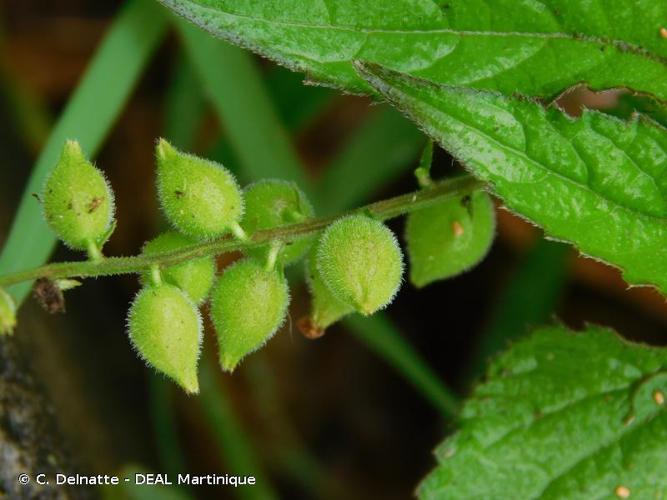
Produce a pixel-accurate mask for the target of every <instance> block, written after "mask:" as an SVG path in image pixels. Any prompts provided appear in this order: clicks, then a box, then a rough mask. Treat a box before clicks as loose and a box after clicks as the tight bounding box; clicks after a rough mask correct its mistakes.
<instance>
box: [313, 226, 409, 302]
mask: <svg viewBox="0 0 667 500" xmlns="http://www.w3.org/2000/svg"><path fill="white" fill-rule="evenodd" d="M317 269H318V271H319V273H320V276H321V277H322V281H323V282H324V284H325V285H326V287H327V288H328V289H329V291H330V292H331V293H332V294H333V295H334V296H335V297H336V298H338V299H339V300H340V301H342V302H344V303H346V304H349V305H350V306H352V307H354V308H355V309H356V310H357V311H359V312H360V313H362V314H364V315H370V314H373V313H374V312H375V311H377V310H379V309H382V308H384V307H386V306H387V305H388V304H389V303H390V302H391V301H392V300H393V298H394V296H395V295H396V293H397V292H398V289H399V288H400V286H401V277H402V275H403V255H402V253H401V248H400V247H399V245H398V242H397V241H396V237H395V236H394V233H392V232H391V231H390V230H389V228H388V227H387V226H385V225H384V224H383V223H382V222H380V221H377V220H375V219H371V218H370V217H366V216H363V215H352V216H349V217H345V218H343V219H339V220H338V221H336V222H334V223H333V224H331V225H330V226H329V227H328V228H327V229H326V231H325V232H324V234H323V235H322V239H321V240H320V243H319V245H318V250H317Z"/></svg>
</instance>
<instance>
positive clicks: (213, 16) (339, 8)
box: [160, 0, 667, 100]
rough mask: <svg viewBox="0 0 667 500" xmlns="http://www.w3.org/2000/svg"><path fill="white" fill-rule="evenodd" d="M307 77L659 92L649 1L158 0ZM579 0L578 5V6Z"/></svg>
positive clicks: (355, 86)
mask: <svg viewBox="0 0 667 500" xmlns="http://www.w3.org/2000/svg"><path fill="white" fill-rule="evenodd" d="M160 1H161V2H162V3H163V4H165V5H167V6H169V7H170V8H172V9H173V10H175V11H176V12H178V13H180V14H181V15H183V16H184V17H186V18H188V19H190V20H192V21H193V22H195V23H196V24H198V25H199V26H201V27H203V28H205V29H207V30H208V31H210V32H211V33H213V34H215V35H217V36H220V37H222V38H225V39H227V40H229V41H231V42H233V43H237V44H239V45H243V46H245V47H247V48H250V49H252V50H254V51H255V52H258V53H260V54H262V55H264V56H266V57H269V58H270V59H273V60H276V61H277V62H279V63H280V64H283V65H285V66H288V67H290V68H291V69H293V70H298V71H303V72H305V73H307V74H308V76H309V78H310V79H312V80H317V81H320V82H323V83H325V84H329V85H333V86H336V87H340V88H342V89H345V90H347V91H352V92H362V93H366V92H368V91H369V90H370V89H369V87H368V86H367V85H366V84H365V82H364V81H363V80H361V79H360V78H359V77H358V75H356V73H355V72H354V69H353V67H352V64H351V62H352V61H353V60H355V59H359V60H365V61H371V62H374V63H377V64H381V65H383V66H387V67H389V68H392V69H394V70H397V71H401V72H406V73H409V74H411V75H413V76H417V77H420V78H423V79H428V80H431V81H434V82H438V83H446V84H451V85H457V86H466V87H476V88H481V89H489V90H499V91H501V92H503V93H507V94H511V93H514V92H519V93H522V94H528V95H535V96H543V97H553V96H555V95H557V94H559V93H560V92H562V91H563V90H565V89H566V88H568V87H570V86H572V85H575V84H577V83H579V82H587V83H588V84H589V85H590V86H591V87H592V88H595V89H600V88H610V87H620V86H624V87H630V88H634V89H635V90H638V91H642V92H646V93H651V94H654V95H656V96H657V97H658V98H660V99H663V100H665V99H667V78H666V76H667V68H666V58H667V43H665V40H664V39H662V38H661V37H660V35H659V33H660V27H661V23H664V22H667V3H665V2H658V1H656V0H634V1H631V0H598V1H596V2H571V1H565V0H548V1H547V0H544V1H541V2H540V1H530V2H529V1H523V2H516V1H515V0H484V1H482V0H476V1H473V2H469V1H468V0H457V1H451V2H450V1H448V2H444V1H441V2H439V3H441V4H442V6H438V5H437V4H436V2H434V1H431V0H392V1H377V0H337V1H331V0H253V1H245V2H239V1H237V0H160ZM578 3H581V4H585V5H577V4H578Z"/></svg>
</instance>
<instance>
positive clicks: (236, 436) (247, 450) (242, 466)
mask: <svg viewBox="0 0 667 500" xmlns="http://www.w3.org/2000/svg"><path fill="white" fill-rule="evenodd" d="M216 368H217V367H216ZM200 383H201V395H200V397H199V400H200V401H201V405H202V410H203V411H204V414H205V416H206V419H207V420H208V421H209V422H210V423H211V424H212V425H211V430H212V431H213V433H214V434H215V439H216V440H217V442H218V446H219V447H220V449H221V450H222V451H223V457H224V459H225V465H226V466H227V469H228V470H229V472H230V473H231V474H236V475H241V476H244V475H245V476H247V475H252V476H255V479H256V480H257V483H256V484H255V486H244V487H239V488H237V489H236V490H235V492H236V493H237V494H238V496H239V497H240V498H243V499H249V500H254V499H262V500H265V499H270V498H277V496H276V494H275V493H274V492H273V490H272V489H271V487H270V485H269V482H268V481H267V480H266V479H265V478H264V477H263V476H262V475H261V473H260V467H259V463H258V460H257V458H256V457H255V455H254V453H253V450H252V444H251V443H249V442H248V441H247V438H246V433H245V432H244V430H243V428H242V427H241V425H240V423H239V422H238V421H237V420H236V417H235V416H234V412H233V409H232V407H231V404H230V402H229V401H228V400H227V398H226V397H225V394H224V392H223V390H222V388H221V387H219V386H218V384H217V383H216V380H215V372H214V364H213V363H212V362H211V361H209V360H208V359H207V358H206V357H205V356H204V358H203V359H202V362H201V368H200Z"/></svg>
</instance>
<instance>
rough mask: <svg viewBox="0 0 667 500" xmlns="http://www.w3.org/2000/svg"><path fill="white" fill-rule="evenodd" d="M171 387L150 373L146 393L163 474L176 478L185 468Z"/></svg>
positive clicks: (159, 377) (159, 376)
mask: <svg viewBox="0 0 667 500" xmlns="http://www.w3.org/2000/svg"><path fill="white" fill-rule="evenodd" d="M173 387H174V385H173V384H172V383H171V382H169V381H167V380H166V379H165V378H164V377H162V376H161V375H158V374H156V373H151V377H150V382H149V386H148V391H149V394H150V412H151V417H152V420H153V427H154V432H155V444H156V446H157V451H158V457H159V458H160V464H161V465H162V467H163V470H164V472H166V473H167V474H169V475H170V476H171V477H176V476H177V474H178V473H179V472H181V473H182V472H185V471H186V470H187V468H186V464H185V460H184V459H183V451H182V449H181V445H180V443H179V439H178V432H177V431H176V416H175V413H174V393H173Z"/></svg>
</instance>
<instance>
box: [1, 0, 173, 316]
mask: <svg viewBox="0 0 667 500" xmlns="http://www.w3.org/2000/svg"><path fill="white" fill-rule="evenodd" d="M166 19H167V18H166V13H165V12H164V11H163V9H161V8H160V7H159V6H158V5H157V4H155V3H154V2H151V1H149V0H131V1H130V2H128V3H127V4H126V5H125V7H124V8H123V9H122V10H121V12H120V13H119V15H118V17H117V18H116V20H115V21H114V23H113V25H112V27H111V29H110V31H109V33H108V34H107V36H106V37H105V39H104V41H103V42H102V45H101V46H100V48H99V50H98V51H97V53H96V55H95V57H94V59H93V61H92V62H91V64H90V66H89V68H88V69H87V70H86V73H85V75H84V77H83V80H82V81H81V83H80V84H79V86H78V88H77V89H76V91H75V93H74V95H73V96H72V98H71V100H70V101H69V103H68V105H67V107H66V109H65V111H64V112H63V114H62V116H61V117H60V119H59V121H58V123H57V124H56V125H55V127H54V129H53V130H52V132H51V135H50V136H49V140H48V142H47V144H46V146H45V147H44V149H43V150H42V153H41V155H40V156H39V159H38V160H37V163H36V164H35V167H34V169H33V172H32V175H31V177H30V180H29V182H28V185H27V186H26V188H25V191H24V194H23V197H22V199H21V203H20V206H19V208H18V212H17V214H16V216H15V218H14V223H13V225H12V228H11V232H10V234H9V238H8V239H7V242H6V244H5V247H4V249H3V252H2V255H0V274H5V273H9V272H13V271H17V270H20V269H27V268H30V267H34V266H37V265H40V264H42V263H43V262H45V261H46V260H47V259H48V256H49V254H50V252H51V249H52V248H53V245H54V243H55V237H54V236H53V234H52V233H51V231H50V230H49V228H48V226H47V225H46V222H45V221H44V219H43V218H42V213H41V207H40V205H39V203H38V202H37V200H35V199H34V197H33V196H32V194H33V193H38V192H40V191H41V188H42V184H43V183H44V179H45V178H46V176H47V175H48V173H49V170H50V169H51V167H52V166H53V165H54V164H55V162H56V161H57V158H58V155H59V154H60V150H61V148H62V145H63V143H64V141H65V140H66V139H77V140H78V141H79V142H80V143H81V145H82V147H83V149H84V150H85V151H86V153H87V154H89V155H94V154H95V152H96V151H97V150H98V149H99V147H100V145H101V144H102V141H103V140H104V138H105V136H106V134H107V132H108V131H109V129H110V128H111V125H112V124H113V123H114V121H115V119H116V118H117V116H118V115H119V113H120V111H121V110H122V108H123V105H124V104H125V101H126V100H127V98H128V96H129V94H130V92H131V90H132V89H133V88H134V86H135V84H136V82H137V80H138V78H139V76H140V75H141V72H142V70H143V69H144V67H145V66H146V64H147V63H148V61H149V59H150V57H151V55H152V54H153V52H154V51H155V49H156V47H157V46H158V44H159V43H160V41H161V40H162V38H163V35H164V33H165V31H166V26H167V22H166ZM29 290H30V284H29V283H26V284H21V285H17V286H14V287H11V288H10V290H9V291H10V292H11V294H12V295H13V296H14V298H15V299H16V301H17V302H18V303H20V302H22V301H23V299H24V298H25V296H26V295H27V293H28V291H29Z"/></svg>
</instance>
